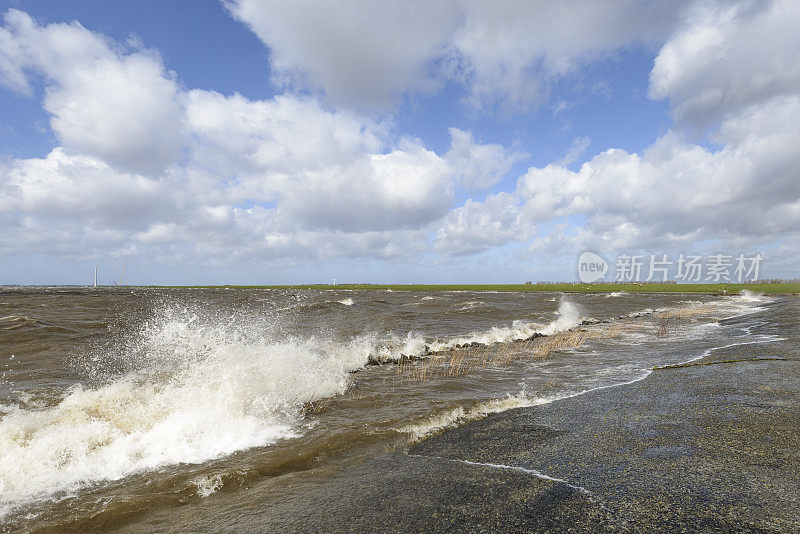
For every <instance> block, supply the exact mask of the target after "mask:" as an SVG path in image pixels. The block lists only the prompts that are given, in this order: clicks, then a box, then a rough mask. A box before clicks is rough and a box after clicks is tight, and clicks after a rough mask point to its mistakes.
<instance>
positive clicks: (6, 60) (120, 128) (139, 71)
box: [0, 10, 182, 174]
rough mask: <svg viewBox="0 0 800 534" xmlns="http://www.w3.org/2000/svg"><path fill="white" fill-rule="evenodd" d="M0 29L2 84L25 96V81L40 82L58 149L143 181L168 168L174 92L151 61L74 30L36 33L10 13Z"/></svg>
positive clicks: (175, 122) (174, 133)
mask: <svg viewBox="0 0 800 534" xmlns="http://www.w3.org/2000/svg"><path fill="white" fill-rule="evenodd" d="M4 21H5V26H4V27H2V28H0V73H2V74H3V77H2V80H3V84H4V85H6V86H7V87H10V88H11V89H14V90H17V91H21V92H23V93H28V94H30V93H31V80H30V78H31V77H34V76H36V77H42V78H44V80H45V96H44V108H45V109H46V110H47V111H48V112H49V113H50V114H51V119H50V126H51V128H52V129H53V131H54V132H55V134H56V136H57V137H58V139H59V141H60V142H61V143H62V144H63V146H64V147H66V148H67V149H71V150H74V151H76V152H82V153H85V154H89V155H93V156H97V157H99V158H102V159H104V160H105V161H107V162H108V163H111V164H112V165H115V166H118V167H120V168H123V169H126V170H131V171H136V172H146V173H150V174H157V173H159V172H161V171H163V170H164V169H165V168H166V167H167V166H169V165H170V164H171V163H173V162H174V161H175V159H176V158H177V156H178V150H179V148H180V145H181V143H182V125H181V115H180V106H179V103H178V101H177V96H178V85H177V83H176V81H175V79H174V76H172V75H171V74H169V73H167V72H165V69H164V65H163V63H162V62H161V59H160V58H159V56H158V54H156V53H155V52H152V51H147V50H133V51H128V50H126V47H122V46H121V45H118V44H116V43H113V42H111V41H109V40H108V39H106V38H104V37H102V36H100V35H97V34H95V33H93V32H90V31H87V30H86V29H85V28H84V27H83V26H81V25H80V24H78V23H77V22H75V23H69V24H67V23H63V24H50V25H47V26H39V25H38V24H36V22H35V21H34V20H33V19H32V18H31V17H30V16H29V15H28V14H26V13H23V12H21V11H16V10H9V11H8V12H7V13H6V14H5V17H4Z"/></svg>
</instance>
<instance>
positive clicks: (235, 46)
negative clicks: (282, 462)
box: [0, 0, 800, 284]
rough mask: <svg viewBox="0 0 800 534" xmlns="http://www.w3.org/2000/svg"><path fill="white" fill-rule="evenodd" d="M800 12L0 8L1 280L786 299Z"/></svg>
mask: <svg viewBox="0 0 800 534" xmlns="http://www.w3.org/2000/svg"><path fill="white" fill-rule="evenodd" d="M306 4H308V5H306ZM799 11H800V10H798V7H797V4H795V3H793V2H788V1H784V2H781V1H775V2H759V3H753V2H745V1H743V2H709V1H686V2H635V1H627V0H626V1H620V2H611V3H605V4H603V5H600V4H598V3H595V2H588V1H587V2H577V3H576V4H574V5H572V6H570V7H569V8H566V7H563V6H561V7H559V6H558V5H556V4H551V3H539V4H537V3H535V2H534V3H530V2H515V1H505V2H498V3H493V4H492V5H489V4H484V3H480V2H468V1H462V2H458V1H452V2H443V3H441V4H431V3H416V2H410V3H396V2H369V3H363V2H360V1H353V2H345V3H340V4H337V5H333V4H325V5H324V7H320V5H319V4H315V5H314V6H313V9H312V6H311V4H309V3H307V2H274V1H271V0H237V1H232V2H224V3H223V2H216V1H211V0H208V1H202V2H200V1H171V2H156V1H144V2H135V3H134V2H130V3H127V2H98V1H94V2H91V1H75V2H55V1H36V2H26V1H25V0H17V1H8V0H6V1H0V13H2V14H4V22H3V24H2V25H0V173H2V174H0V195H2V196H0V221H2V222H3V223H4V226H5V228H6V231H5V232H4V235H2V236H0V283H36V284H45V283H86V282H88V281H89V280H90V278H91V272H92V269H93V266H94V265H98V266H99V267H100V273H101V282H103V283H112V282H114V281H118V280H119V279H120V276H121V272H122V268H123V267H125V270H126V273H128V274H127V275H126V278H127V280H128V281H129V282H131V283H170V284H180V283H252V282H253V281H255V282H257V283H297V282H318V281H327V280H329V279H330V278H332V277H336V278H337V279H338V280H339V281H354V282H356V281H367V282H519V281H523V280H573V279H575V278H576V267H575V265H576V260H577V256H578V254H579V253H580V252H582V251H584V250H592V251H595V252H598V253H600V254H601V255H604V256H606V257H607V258H609V259H613V257H615V256H617V255H619V254H625V253H627V254H643V255H649V254H656V253H669V254H671V255H675V256H677V255H678V254H680V253H697V254H704V255H708V254H712V253H725V254H731V255H734V254H738V253H747V254H753V253H757V252H760V253H762V254H764V255H765V260H764V263H763V271H762V273H761V274H762V276H774V277H796V276H797V265H798V257H797V252H796V251H797V250H798V247H797V245H798V244H799V243H798V232H797V230H798V228H800V185H798V184H800V180H798V179H797V178H798V177H797V171H796V169H797V168H800V167H798V165H797V164H798V163H800V161H799V160H800V155H798V150H797V149H796V146H798V144H797V141H798V139H800V135H798V132H799V130H798V124H800V121H798V120H797V119H798V118H800V103H799V102H798V99H799V98H800V74H798V73H800V62H799V61H800V60H798V57H800V54H799V53H798V52H800V44H799V43H798V40H797V39H796V38H795V36H794V32H793V30H792V28H793V27H794V24H795V23H797V22H800V16H799V15H800V13H799ZM756 44H757V46H756Z"/></svg>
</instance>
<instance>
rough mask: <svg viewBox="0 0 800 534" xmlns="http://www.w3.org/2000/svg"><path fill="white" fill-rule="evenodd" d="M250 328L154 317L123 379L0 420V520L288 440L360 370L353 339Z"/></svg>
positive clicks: (362, 350) (362, 356) (361, 356)
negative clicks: (307, 412) (160, 470)
mask: <svg viewBox="0 0 800 534" xmlns="http://www.w3.org/2000/svg"><path fill="white" fill-rule="evenodd" d="M258 326H259V325H258V324H257V323H256V325H255V326H253V325H249V324H247V323H246V322H243V321H242V320H241V318H237V319H236V320H227V321H220V320H219V318H213V317H212V318H208V317H203V316H202V315H200V314H198V313H193V312H191V311H184V312H175V311H172V310H170V311H168V312H164V313H162V315H161V316H160V317H158V318H157V319H156V320H154V321H152V322H151V323H150V324H149V325H148V327H147V328H145V329H144V330H143V332H141V334H140V335H139V336H138V338H137V339H136V340H135V342H133V343H129V344H128V345H127V349H128V351H129V352H128V355H129V356H130V358H131V359H132V360H135V364H133V365H132V366H131V369H132V370H130V371H128V372H126V373H125V374H123V375H121V376H118V377H116V378H114V379H112V380H109V381H108V382H107V383H106V384H104V385H102V386H99V387H96V388H88V387H85V386H82V385H76V386H74V387H72V388H71V389H69V390H68V391H66V392H65V395H64V398H63V400H62V401H61V402H60V403H58V404H57V405H55V406H52V407H49V408H46V409H41V410H33V409H14V410H12V411H11V412H10V413H8V414H7V415H5V416H4V417H3V418H2V420H0V450H2V451H3V454H2V455H1V456H0V514H5V513H8V512H9V511H10V510H12V509H13V508H14V507H16V506H17V505H19V504H21V503H24V502H27V501H31V500H33V499H40V498H44V497H47V496H49V495H54V494H59V493H63V492H71V491H74V490H77V489H79V488H81V487H83V486H86V485H88V484H92V483H95V482H99V481H105V480H115V479H119V478H122V477H124V476H126V475H129V474H131V473H135V472H140V471H143V470H149V469H154V468H157V467H160V466H164V465H170V464H176V463H198V462H203V461H206V460H209V459H212V458H216V457H219V456H223V455H227V454H230V453H232V452H234V451H237V450H242V449H246V448H250V447H254V446H262V445H267V444H271V443H275V442H276V441H278V440H280V439H282V438H289V437H293V436H296V435H298V433H299V432H300V426H299V424H298V423H299V420H300V418H301V417H302V415H301V414H302V406H303V404H304V403H306V402H308V401H310V400H311V399H319V398H323V397H329V396H332V395H337V394H341V393H343V392H344V391H345V390H346V388H347V386H348V384H349V381H350V372H351V371H353V370H356V369H358V368H361V367H362V366H363V365H365V364H366V361H367V354H368V352H369V350H368V349H367V348H366V347H360V346H359V345H360V340H356V341H354V342H353V343H352V344H336V343H333V342H331V341H329V340H322V339H317V338H313V337H312V338H308V339H291V338H285V339H280V340H275V339H273V338H271V337H270V336H269V335H268V334H267V335H265V334H264V333H263V331H262V330H261V329H260V328H258ZM117 357H119V356H117ZM122 357H124V351H123V355H122Z"/></svg>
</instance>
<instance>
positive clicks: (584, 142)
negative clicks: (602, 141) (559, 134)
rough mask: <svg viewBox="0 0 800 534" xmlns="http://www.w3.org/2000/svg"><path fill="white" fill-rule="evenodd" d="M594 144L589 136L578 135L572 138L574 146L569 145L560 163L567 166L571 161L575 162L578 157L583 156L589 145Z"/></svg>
mask: <svg viewBox="0 0 800 534" xmlns="http://www.w3.org/2000/svg"><path fill="white" fill-rule="evenodd" d="M591 144H592V140H591V139H589V137H587V136H583V137H580V136H579V137H576V138H575V139H573V140H572V146H570V147H569V150H567V153H566V154H564V157H563V158H561V161H559V162H558V163H559V164H560V165H563V166H565V167H566V166H567V165H569V164H570V163H575V162H576V161H578V159H579V158H580V157H581V156H583V154H584V153H585V152H586V150H587V149H588V148H589V145H591Z"/></svg>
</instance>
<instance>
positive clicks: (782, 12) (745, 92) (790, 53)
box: [650, 0, 800, 124]
mask: <svg viewBox="0 0 800 534" xmlns="http://www.w3.org/2000/svg"><path fill="white" fill-rule="evenodd" d="M798 27H800V3H798V2H796V1H794V0H771V1H768V2H702V3H698V4H696V5H695V6H694V8H693V9H692V10H690V11H689V12H688V13H687V15H686V24H685V25H683V26H682V27H681V29H680V30H678V31H677V32H676V34H675V35H674V36H673V37H672V38H671V39H670V40H669V41H668V42H667V43H666V44H664V46H663V47H662V48H661V51H660V52H659V54H658V57H656V59H655V64H654V66H653V71H652V73H651V75H650V82H651V85H650V95H651V97H653V98H659V99H660V98H669V100H670V104H671V106H672V111H673V114H674V115H675V117H676V118H678V119H679V120H681V121H688V122H695V123H700V124H707V123H709V122H711V121H716V120H719V119H721V118H724V117H725V116H726V115H727V114H729V113H733V112H737V111H738V110H741V109H743V108H746V107H747V106H749V105H751V104H754V103H758V102H761V101H764V100H767V99H769V98H772V97H775V96H781V95H790V94H797V91H798V87H800V54H798V45H797V43H798V40H797V28H798Z"/></svg>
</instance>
